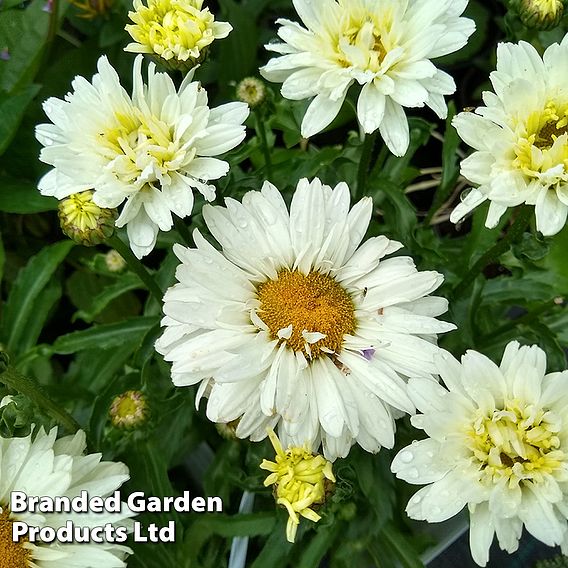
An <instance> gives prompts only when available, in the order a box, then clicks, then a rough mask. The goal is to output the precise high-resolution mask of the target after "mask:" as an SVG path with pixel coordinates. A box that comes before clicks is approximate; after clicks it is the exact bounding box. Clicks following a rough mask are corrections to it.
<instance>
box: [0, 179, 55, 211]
mask: <svg viewBox="0 0 568 568" xmlns="http://www.w3.org/2000/svg"><path fill="white" fill-rule="evenodd" d="M57 204H58V201H57V199H55V197H47V196H45V195H41V193H40V192H39V190H38V188H37V185H36V184H34V183H32V182H27V181H24V180H15V179H13V178H3V177H0V211H5V212H6V213H19V214H25V213H39V212H41V211H51V210H54V209H57Z"/></svg>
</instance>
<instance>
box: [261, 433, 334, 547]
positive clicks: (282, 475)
mask: <svg viewBox="0 0 568 568" xmlns="http://www.w3.org/2000/svg"><path fill="white" fill-rule="evenodd" d="M268 437H269V438H270V442H271V443H272V446H273V448H274V450H275V452H276V457H275V460H276V461H273V462H272V461H268V460H262V463H261V464H260V468H261V469H265V470H267V471H270V472H272V473H271V474H270V475H269V476H268V477H267V478H266V479H265V480H264V485H265V487H268V486H269V485H274V498H275V499H276V503H277V504H278V505H282V506H283V507H285V508H286V510H287V511H288V524H287V525H286V538H287V539H288V541H289V542H294V540H295V539H296V532H297V531H298V525H299V524H300V518H299V517H298V515H301V516H302V517H305V518H306V519H309V520H310V521H313V522H314V523H317V522H318V521H319V520H320V519H321V517H320V515H318V514H317V513H316V512H315V511H314V509H313V506H314V505H316V506H317V505H321V504H323V503H324V501H325V497H326V492H327V491H329V490H330V489H331V486H332V485H333V484H334V483H335V476H334V475H333V470H332V465H331V462H329V461H327V460H326V459H325V458H324V457H323V456H320V455H314V454H312V452H311V451H310V450H309V448H307V447H305V446H304V447H302V448H298V447H291V448H287V449H286V450H284V449H283V448H282V444H281V443H280V440H279V439H278V437H277V436H276V434H275V433H274V431H273V430H270V431H269V432H268Z"/></svg>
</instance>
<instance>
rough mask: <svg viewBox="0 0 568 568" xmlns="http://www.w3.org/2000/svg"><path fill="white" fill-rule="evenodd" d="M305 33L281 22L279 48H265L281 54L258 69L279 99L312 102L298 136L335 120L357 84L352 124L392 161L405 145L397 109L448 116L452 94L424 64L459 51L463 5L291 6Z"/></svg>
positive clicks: (430, 0)
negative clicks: (375, 137) (375, 135)
mask: <svg viewBox="0 0 568 568" xmlns="http://www.w3.org/2000/svg"><path fill="white" fill-rule="evenodd" d="M293 3H294V7H295V8H296V12H298V15H299V16H300V18H301V20H302V22H303V23H304V25H305V28H304V27H302V26H300V25H299V24H297V23H296V22H291V21H290V20H286V19H279V20H277V23H279V24H281V27H280V29H279V30H278V35H279V36H280V38H281V39H282V40H283V42H284V43H270V44H268V45H267V46H266V48H267V49H268V50H270V51H275V52H276V53H279V54H281V56H280V57H275V58H274V59H271V60H270V61H269V62H268V64H267V65H266V66H265V67H263V68H261V74H262V75H263V77H265V78H266V79H268V80H269V81H275V82H283V85H282V90H281V92H282V96H284V97H285V98H287V99H292V100H302V99H307V98H311V97H315V98H314V99H313V101H312V102H311V104H310V106H309V107H308V110H307V111H306V115H305V116H304V119H303V121H302V128H301V130H302V135H303V136H305V137H308V136H312V135H314V134H317V133H318V132H321V131H322V130H323V129H324V128H325V127H326V126H328V125H329V124H330V123H331V122H332V121H333V119H334V118H335V117H336V116H337V114H338V113H339V110H340V109H341V106H342V104H343V101H344V100H345V96H346V94H347V90H348V89H349V87H350V86H351V85H352V84H353V83H354V82H357V83H358V84H359V85H362V86H363V88H362V89H361V93H360V94H359V99H358V102H357V117H358V119H359V122H360V123H361V127H362V128H363V130H364V132H366V133H372V132H374V131H375V130H377V129H379V131H380V133H381V136H382V137H383V139H384V140H385V142H386V144H387V146H388V147H389V149H390V150H391V151H392V152H393V154H395V155H397V156H402V155H404V154H405V153H406V150H407V149H408V144H409V130H408V122H407V120H406V115H405V114H404V110H403V107H423V106H424V105H427V106H429V107H430V108H431V109H432V110H433V111H434V112H435V113H436V114H437V115H438V116H439V117H440V118H444V117H445V116H446V114H447V108H446V103H445V101H444V95H450V94H452V93H453V92H454V91H455V90H456V85H455V83H454V80H453V79H452V77H450V75H448V74H447V73H444V72H443V71H440V70H439V69H437V68H436V66H435V65H434V64H433V63H432V62H431V61H430V60H431V59H433V58H436V57H441V56H442V55H447V54H449V53H453V52H454V51H457V50H458V49H460V48H462V47H463V46H464V45H465V44H466V43H467V39H468V37H469V36H470V35H471V34H472V33H473V31H474V29H475V24H474V22H473V21H472V20H468V19H466V18H460V17H459V16H460V15H461V14H462V12H463V11H464V10H465V8H466V6H467V0H403V1H401V0H315V1H312V0H293Z"/></svg>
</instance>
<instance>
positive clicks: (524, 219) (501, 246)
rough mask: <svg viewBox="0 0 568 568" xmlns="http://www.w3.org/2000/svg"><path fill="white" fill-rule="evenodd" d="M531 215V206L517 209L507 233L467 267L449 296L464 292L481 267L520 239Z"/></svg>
mask: <svg viewBox="0 0 568 568" xmlns="http://www.w3.org/2000/svg"><path fill="white" fill-rule="evenodd" d="M532 215H533V208H532V207H529V206H527V205H524V206H523V207H522V208H521V210H520V211H519V213H518V215H517V218H516V219H515V221H514V222H513V224H512V225H511V226H510V227H509V230H508V231H507V234H506V235H505V236H504V237H503V238H502V239H501V240H500V241H499V242H497V243H496V244H495V245H493V247H491V248H490V249H489V250H488V251H487V252H485V254H483V255H482V256H481V257H480V258H479V259H478V260H477V262H476V263H475V264H474V265H473V266H472V267H471V268H470V269H469V271H468V272H467V274H466V275H465V276H464V277H463V278H462V279H461V280H460V282H458V284H456V286H454V288H453V290H452V292H451V296H452V297H453V298H457V297H459V296H461V295H462V294H463V292H465V291H466V290H467V289H468V288H469V286H470V285H471V284H472V283H473V281H474V280H475V279H476V278H477V276H478V275H479V274H481V272H482V271H483V269H484V268H485V267H486V266H488V265H489V264H491V263H492V262H495V261H496V260H498V259H499V257H500V256H501V255H502V254H504V253H506V252H507V251H508V250H509V248H510V247H511V245H512V244H513V243H514V242H515V241H517V240H518V239H520V237H521V236H522V234H523V233H524V232H525V229H526V228H527V225H528V224H529V221H530V219H531V217H532Z"/></svg>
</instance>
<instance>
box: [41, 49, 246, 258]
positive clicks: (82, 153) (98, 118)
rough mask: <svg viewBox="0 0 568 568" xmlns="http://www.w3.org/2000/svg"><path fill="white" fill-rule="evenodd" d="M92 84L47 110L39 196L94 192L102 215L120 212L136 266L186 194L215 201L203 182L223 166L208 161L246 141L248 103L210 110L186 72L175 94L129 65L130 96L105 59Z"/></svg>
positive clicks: (187, 202)
mask: <svg viewBox="0 0 568 568" xmlns="http://www.w3.org/2000/svg"><path fill="white" fill-rule="evenodd" d="M98 71H99V72H98V73H97V74H96V75H95V76H94V77H93V80H92V83H89V82H88V81H87V80H86V79H84V78H83V77H77V78H76V79H75V80H74V81H73V89H74V91H73V92H72V93H69V94H68V95H67V96H66V97H65V100H60V99H56V98H50V99H48V100H47V101H46V102H45V103H44V110H45V112H46V114H47V116H48V117H49V118H50V120H51V121H52V122H53V124H40V125H39V126H37V128H36V137H37V138H38V140H39V141H40V142H41V143H42V145H43V146H44V148H43V149H42V151H41V154H40V159H41V160H42V161H43V162H46V163H47V164H50V165H52V166H53V169H52V170H51V171H50V172H48V173H47V174H46V175H45V176H44V177H43V178H42V179H41V180H40V182H39V189H40V191H41V192H42V193H43V194H44V195H53V196H55V197H57V198H58V199H64V198H65V197H68V196H69V195H71V194H73V193H78V192H81V191H84V190H87V189H88V190H92V191H93V197H92V199H93V202H94V203H95V204H96V205H98V206H99V207H105V208H114V207H119V206H121V205H122V208H121V210H120V215H119V217H118V219H117V221H116V226H117V227H123V226H125V225H126V227H127V233H128V239H129V241H130V247H131V249H132V251H133V252H134V254H136V256H137V257H138V258H141V257H142V256H145V255H147V254H148V253H150V252H151V251H152V249H153V248H154V245H155V243H156V239H157V236H158V230H159V229H161V230H162V231H169V230H170V229H171V227H172V226H173V218H172V214H174V215H177V216H178V217H181V218H183V217H187V216H188V215H189V214H190V213H191V211H192V209H193V191H194V190H197V191H199V192H200V193H201V194H202V195H203V196H204V197H205V199H206V200H208V201H211V200H212V199H214V198H215V186H213V185H211V184H210V183H209V182H210V181H211V180H216V179H218V178H220V177H222V176H224V175H225V174H226V173H227V172H228V171H229V164H228V163H227V162H225V161H223V160H219V159H217V158H214V157H213V156H216V155H218V154H223V153H225V152H227V151H228V150H231V149H232V148H234V147H235V146H237V145H238V144H239V143H240V142H241V140H242V139H243V138H244V137H245V127H244V126H243V124H242V123H243V122H244V120H245V119H246V117H247V116H248V113H249V109H248V107H247V105H246V104H244V103H241V102H234V103H228V104H224V105H221V106H219V107H216V108H213V109H210V108H209V106H208V104H207V92H206V91H205V89H203V88H202V87H201V86H200V84H199V83H197V82H195V81H193V82H192V80H191V74H188V75H187V76H186V78H185V79H184V81H183V83H182V84H181V86H180V88H179V89H176V87H175V85H174V83H173V81H172V79H171V78H170V77H169V76H168V75H167V74H166V73H157V72H156V70H155V65H154V64H153V63H151V64H150V66H149V68H148V83H147V84H144V82H143V80H142V56H138V57H137V58H136V61H135V62H134V73H133V75H134V77H133V79H134V89H133V92H132V96H130V95H128V93H127V92H126V91H125V90H124V89H123V88H122V86H121V85H120V80H119V77H118V75H117V73H116V71H115V70H114V69H113V68H112V67H111V65H110V63H109V62H108V60H107V59H106V57H104V56H103V57H101V58H100V59H99V62H98Z"/></svg>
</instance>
